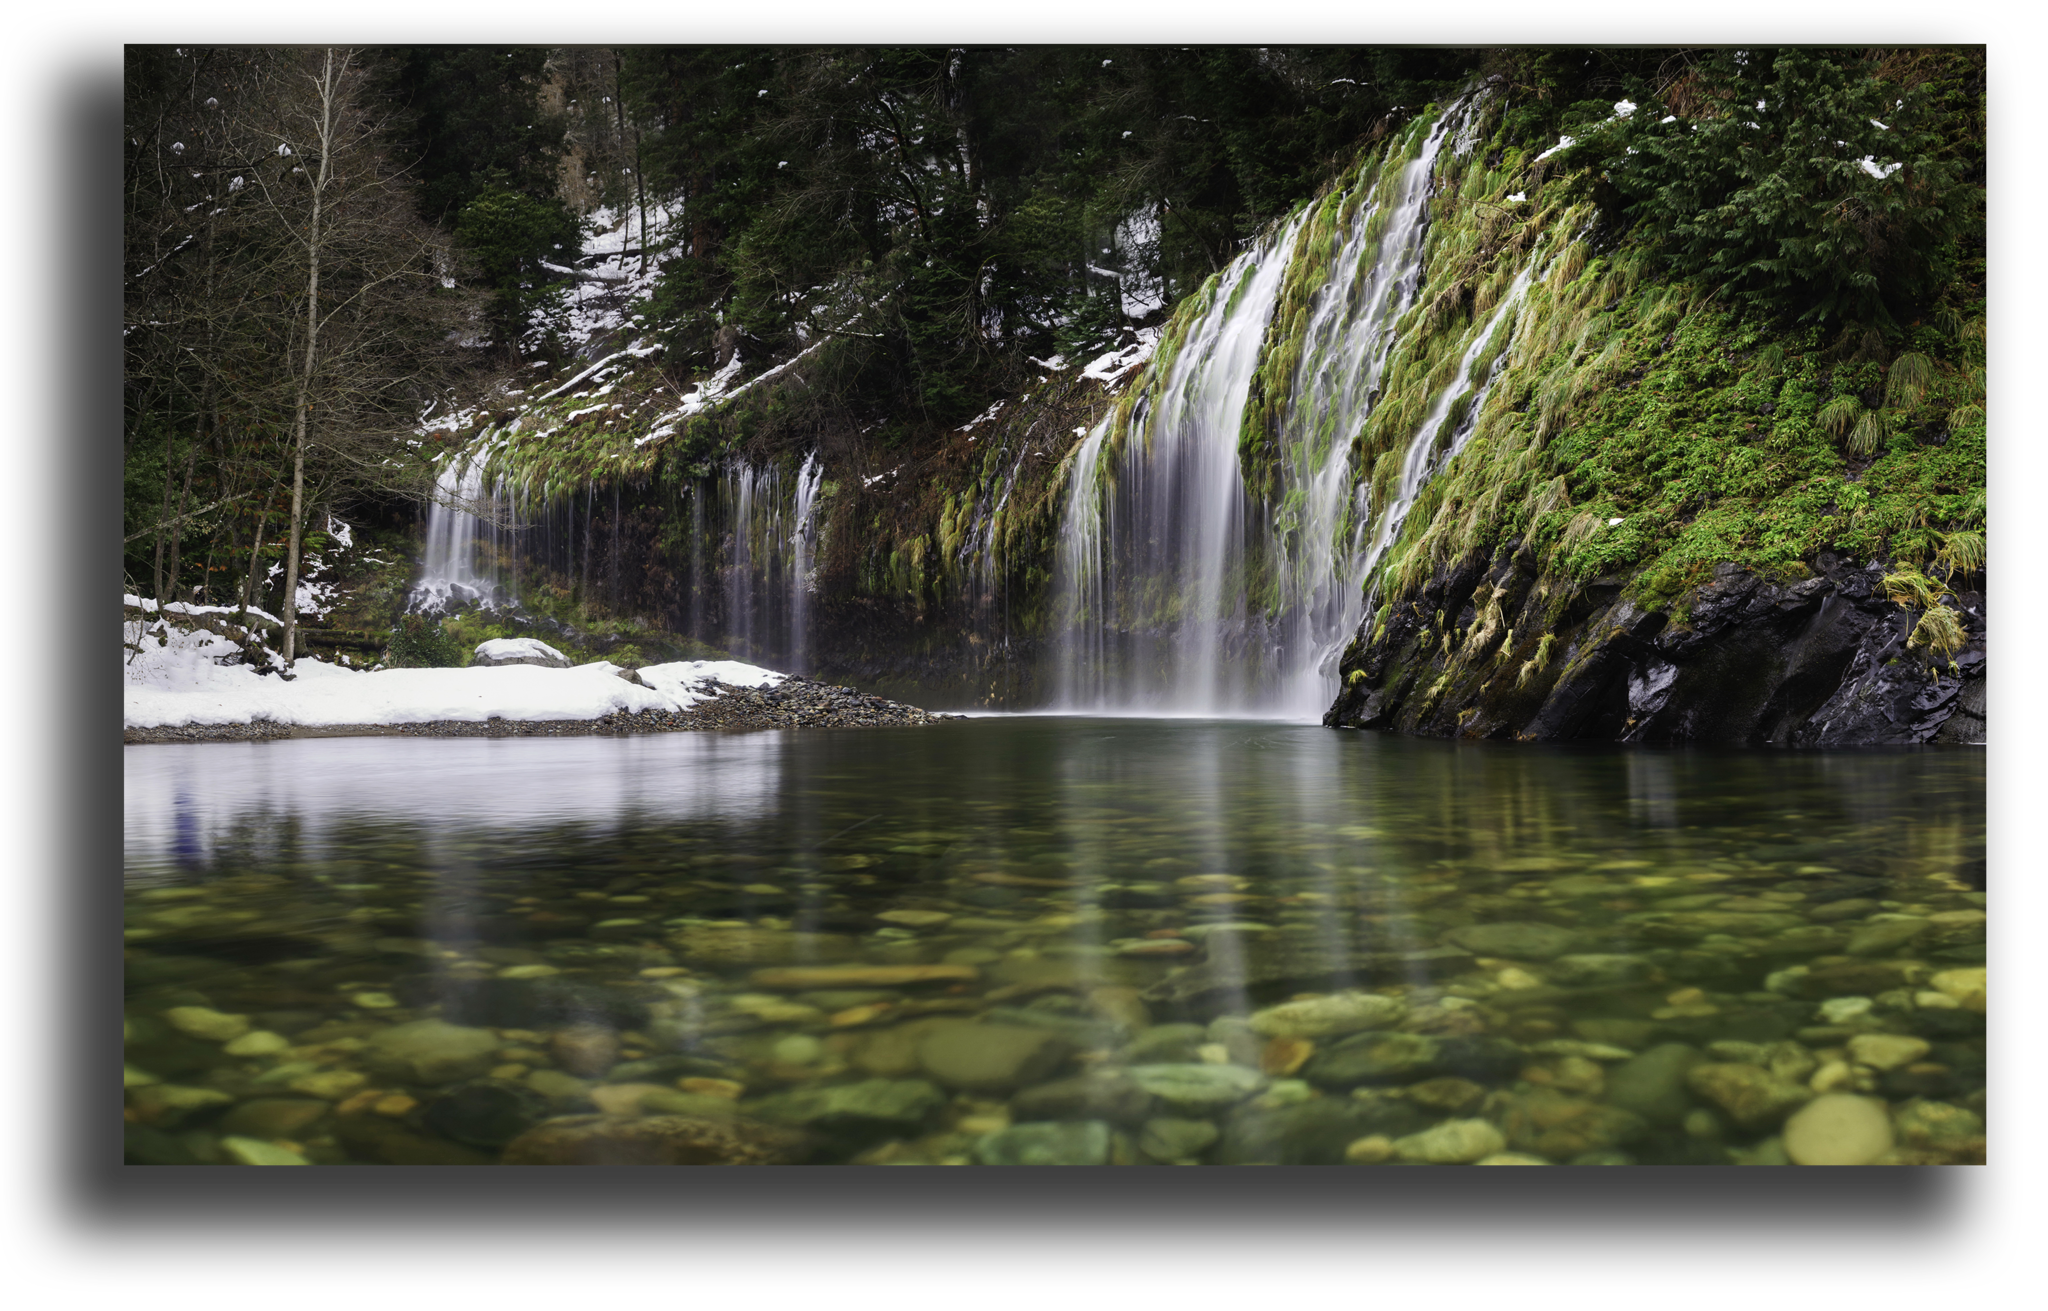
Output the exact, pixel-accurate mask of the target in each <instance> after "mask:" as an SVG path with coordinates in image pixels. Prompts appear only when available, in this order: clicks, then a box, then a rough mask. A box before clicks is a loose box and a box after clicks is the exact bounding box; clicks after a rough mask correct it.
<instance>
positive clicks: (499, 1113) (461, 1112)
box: [425, 1081, 550, 1150]
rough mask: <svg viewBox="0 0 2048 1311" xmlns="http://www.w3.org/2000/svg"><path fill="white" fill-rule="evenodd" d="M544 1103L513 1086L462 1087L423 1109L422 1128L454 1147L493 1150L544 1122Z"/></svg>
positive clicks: (548, 1108)
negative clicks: (447, 1140) (449, 1140)
mask: <svg viewBox="0 0 2048 1311" xmlns="http://www.w3.org/2000/svg"><path fill="white" fill-rule="evenodd" d="M549 1110H550V1107H549V1105H548V1099H547V1098H546V1097H544V1096H542V1095H541V1094H539V1093H537V1092H534V1091H532V1090H531V1089H528V1088H521V1087H519V1086H517V1085H516V1084H509V1083H500V1082H495V1081H493V1082H485V1083H472V1084H466V1085H464V1086H463V1087H460V1088H456V1089H454V1090H452V1091H451V1092H449V1093H448V1094H447V1095H445V1096H443V1097H440V1098H437V1099H436V1100H435V1102H434V1104H433V1105H432V1106H429V1107H428V1108H427V1113H426V1119H425V1123H426V1127H427V1128H429V1129H432V1130H433V1131H434V1132H435V1133H437V1134H440V1135H441V1136H442V1137H443V1138H449V1139H452V1140H454V1141H455V1142H458V1143H466V1144H468V1145H469V1146H471V1147H483V1148H489V1149H492V1150H495V1149H497V1148H500V1147H503V1146H504V1145H505V1144H506V1143H509V1142H511V1141H512V1140H513V1139H514V1138H517V1137H518V1136H519V1135H520V1134H522V1133H525V1132H526V1131H527V1130H528V1129H531V1128H532V1127H533V1126H534V1125H536V1124H538V1123H540V1122H541V1121H542V1120H544V1119H546V1118H547V1117H548V1114H549Z"/></svg>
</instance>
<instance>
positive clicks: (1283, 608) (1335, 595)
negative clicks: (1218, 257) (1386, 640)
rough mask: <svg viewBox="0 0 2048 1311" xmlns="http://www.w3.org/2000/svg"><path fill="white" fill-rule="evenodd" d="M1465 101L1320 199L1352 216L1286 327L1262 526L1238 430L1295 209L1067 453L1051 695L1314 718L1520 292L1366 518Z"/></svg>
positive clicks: (1290, 253) (1139, 706) (1491, 325)
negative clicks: (1122, 400)
mask: <svg viewBox="0 0 2048 1311" xmlns="http://www.w3.org/2000/svg"><path fill="white" fill-rule="evenodd" d="M1468 109H1469V103H1468V102H1464V101H1460V102H1457V103H1454V104H1453V105H1451V106H1450V107H1449V108H1448V109H1447V110H1446V111H1445V112H1444V113H1443V114H1442V115H1441V116H1439V117H1438V118H1437V120H1436V121H1435V123H1434V124H1433V125H1431V127H1430V128H1429V130H1428V132H1427V133H1426V135H1425V136H1424V139H1423V140H1422V141H1421V143H1420V144H1419V146H1417V147H1416V149H1415V153H1414V155H1413V157H1412V158H1410V159H1408V160H1407V161H1406V162H1405V163H1403V164H1402V165H1401V166H1400V169H1399V172H1398V173H1397V174H1395V175H1394V176H1392V177H1391V178H1390V177H1388V176H1387V174H1386V173H1385V172H1381V173H1379V174H1378V175H1375V176H1368V177H1366V178H1365V179H1363V180H1362V181H1361V182H1360V183H1359V186H1360V187H1361V188H1362V189H1364V190H1365V191H1366V194H1365V195H1362V196H1348V197H1343V198H1341V200H1342V203H1343V204H1344V205H1346V206H1347V207H1350V208H1352V209H1354V211H1355V213H1354V215H1353V218H1352V220H1351V223H1350V227H1349V229H1348V230H1347V231H1346V233H1345V234H1344V237H1343V239H1342V240H1341V241H1339V242H1336V243H1334V249H1333V250H1332V252H1331V253H1330V254H1329V255H1328V256H1326V257H1320V258H1326V259H1327V264H1325V265H1324V266H1323V268H1322V269H1321V276H1320V278H1319V279H1318V281H1319V283H1320V286H1319V289H1318V290H1317V291H1316V292H1315V293H1314V295H1313V296H1312V297H1311V299H1310V301H1309V305H1308V313H1307V315H1306V321H1305V323H1304V325H1303V327H1302V328H1301V329H1300V330H1299V331H1300V338H1299V342H1300V354H1299V357H1298V358H1299V362H1298V363H1297V364H1296V366H1295V368H1294V372H1293V376H1292V377H1291V378H1290V379H1288V382H1287V393H1286V394H1287V396H1288V397H1289V398H1291V401H1290V403H1288V404H1285V405H1283V406H1281V407H1280V408H1279V413H1278V414H1277V416H1276V418H1275V421H1274V436H1275V449H1276V456H1275V467H1274V474H1275V480H1276V483H1277V490H1278V493H1279V495H1278V496H1277V497H1276V508H1275V511H1274V512H1273V513H1272V514H1271V515H1270V517H1269V518H1268V517H1266V516H1263V515H1261V513H1260V507H1259V506H1258V505H1257V504H1256V503H1255V502H1254V500H1253V498H1252V497H1251V495H1250V493H1249V492H1248V490H1247V488H1246V486H1245V481H1244V476H1243V471H1242V466H1241V464H1240V461H1239V454H1238V446H1239V438H1240V433H1241V431H1242V429H1243V424H1244V407H1245V401H1246V397H1247V394H1248V390H1249V384H1250V380H1251V376H1252V372H1253V370H1254V368H1255V367H1256V366H1257V364H1258V362H1259V356H1260V347H1261V343H1262V342H1263V340H1264V338H1265V335H1266V330H1267V324H1268V321H1269V320H1270V319H1271V317H1272V314H1273V307H1274V304H1275V300H1276V297H1277V294H1278V292H1279V289H1280V287H1281V285H1282V281H1283V279H1284V277H1285V274H1286V271H1287V268H1288V265H1289V263H1290V261H1291V260H1292V259H1293V257H1294V248H1295V244H1296V242H1297V240H1298V239H1299V236H1300V233H1301V230H1302V226H1303V224H1304V223H1305V222H1306V221H1307V220H1308V219H1309V217H1310V214H1311V213H1313V210H1311V211H1309V212H1305V213H1304V214H1303V215H1302V216H1300V217H1299V218H1297V219H1296V220H1295V221H1294V222H1292V223H1290V224H1289V225H1287V226H1286V227H1285V228H1283V229H1282V230H1281V231H1280V232H1279V233H1277V234H1276V235H1274V236H1273V237H1271V238H1269V239H1268V240H1266V241H1265V242H1262V243H1260V244H1259V245H1257V246H1255V247H1254V248H1253V249H1252V250H1250V251H1248V252H1246V253H1245V254H1244V255H1243V256H1240V257H1239V259H1238V260H1237V261H1235V262H1233V263H1232V265H1231V266H1230V267H1229V268H1228V269H1226V270H1225V271H1224V273H1223V274H1222V275H1221V277H1220V279H1219V281H1218V284H1217V289H1216V291H1215V294H1214V296H1213V299H1212V300H1211V302H1210V304H1209V305H1208V307H1207V308H1206V309H1205V310H1204V312H1203V313H1202V314H1201V316H1200V317H1199V318H1198V319H1197V321H1195V322H1194V323H1193V324H1191V325H1190V326H1189V327H1188V329H1187V332H1186V337H1185V340H1184V344H1183V346H1182V349H1181V350H1180V352H1179V354H1178V355H1177V356H1176V357H1175V359H1174V363H1173V365H1172V366H1171V368H1170V370H1169V372H1168V374H1167V376H1166V377H1165V378H1164V379H1163V380H1162V381H1161V382H1159V383H1157V384H1155V385H1154V386H1153V387H1152V388H1151V390H1150V391H1149V392H1148V394H1147V395H1146V396H1145V397H1144V398H1142V399H1141V401H1140V403H1139V404H1138V406H1137V407H1136V408H1135V409H1134V410H1133V413H1132V417H1131V419H1130V422H1129V427H1128V430H1127V431H1126V432H1125V433H1123V434H1121V435H1118V434H1115V433H1114V432H1113V431H1112V429H1111V427H1110V425H1109V423H1108V422H1107V421H1105V423H1104V424H1103V425H1101V426H1100V427H1098V428H1097V429H1096V430H1095V431H1094V432H1092V433H1090V434H1089V435H1088V437H1087V438H1086V439H1085V440H1084V441H1083V442H1082V444H1081V446H1080V447H1079V448H1078V449H1077V450H1076V452H1075V454H1074V456H1073V457H1072V463H1071V465H1070V466H1069V469H1068V473H1067V498H1066V504H1065V507H1064V513H1063V515H1062V517H1061V523H1060V535H1059V538H1058V541H1057V544H1056V547H1055V565H1054V577H1055V587H1056V600H1057V604H1058V607H1059V609H1058V614H1059V615H1060V618H1061V620H1062V629H1061V634H1060V643H1059V657H1058V667H1057V675H1058V676H1057V703H1058V704H1060V705H1061V706H1063V707H1064V708H1069V709H1128V710H1152V711H1161V710H1164V711H1174V712H1181V713H1221V712H1257V713H1277V714H1283V715H1290V716H1312V715H1315V714H1319V713H1320V712H1321V710H1322V709H1323V707H1324V706H1326V705H1328V703H1329V701H1330V699H1331V697H1332V696H1333V695H1334V694H1335V691H1336V687H1335V675H1334V664H1335V658H1336V656H1337V655H1338V654H1339V653H1340V652H1341V650H1342V647H1343V645H1344V643H1345V642H1346V641H1347V640H1348V639H1349V637H1350V635H1351V634H1352V633H1353V632H1354V631H1355V630H1356V628H1357V626H1358V623H1359V621H1360V619H1361V617H1362V615H1363V608H1364V596H1363V584H1364V581H1365V578H1366V576H1367V574H1368V573H1369V571H1370V569H1371V567H1372V565H1373V563H1374V562H1375V561H1376V560H1377V558H1378V554H1379V552H1380V551H1383V550H1384V541H1383V540H1381V539H1382V538H1384V537H1385V536H1386V527H1387V525H1388V524H1389V523H1390V522H1391V523H1392V524H1393V525H1394V526H1395V527H1398V515H1399V513H1400V512H1401V511H1402V510H1405V506H1406V504H1407V502H1409V501H1412V499H1413V494H1414V489H1415V487H1417V486H1419V485H1420V479H1421V477H1423V476H1424V475H1425V474H1426V472H1427V467H1428V463H1429V456H1430V452H1431V451H1432V450H1434V449H1435V447H1436V445H1437V432H1436V430H1437V429H1439V428H1441V427H1442V426H1443V424H1444V421H1445V419H1446V417H1447V416H1448V415H1449V414H1450V412H1451V409H1452V407H1453V406H1454V405H1455V404H1456V402H1457V401H1458V400H1459V398H1460V397H1462V396H1464V395H1465V394H1466V393H1467V392H1469V391H1470V390H1471V389H1472V388H1473V387H1474V386H1475V385H1477V384H1478V383H1479V382H1480V381H1481V380H1476V379H1472V378H1470V377H1469V376H1468V375H1469V374H1470V372H1471V369H1472V365H1473V363H1474V361H1475V360H1476V359H1477V357H1478V355H1479V354H1480V352H1481V350H1482V349H1483V347H1484V344H1485V343H1486V342H1487V341H1488V340H1489V339H1490V338H1491V337H1492V335H1493V332H1494V329H1495V327H1496V326H1497V325H1498V324H1499V323H1500V322H1501V320H1502V316H1503V315H1505V314H1507V313H1509V312H1510V310H1511V309H1512V307H1513V306H1515V305H1517V304H1519V302H1520V298H1521V292H1522V290H1523V289H1524V287H1525V286H1526V281H1527V279H1526V277H1524V278H1522V279H1520V280H1518V281H1517V283H1516V284H1515V287H1514V288H1513V289H1512V290H1511V292H1510V293H1509V294H1508V295H1507V296H1505V297H1503V300H1502V303H1501V306H1500V307H1499V309H1497V310H1496V311H1495V313H1494V315H1493V317H1492V318H1491V319H1489V320H1488V322H1487V323H1486V325H1485V326H1484V327H1483V328H1482V329H1481V330H1480V332H1479V334H1478V336H1477V337H1476V338H1475V339H1474V342H1473V344H1472V347H1471V349H1470V350H1468V352H1467V357H1466V359H1465V360H1464V361H1462V363H1461V366H1460V369H1459V373H1458V376H1457V379H1456V381H1455V382H1453V383H1452V384H1451V385H1450V386H1449V387H1448V388H1447V390H1446V392H1445V393H1444V395H1442V396H1440V397H1439V398H1437V401H1436V404H1435V406H1434V407H1433V409H1432V411H1431V416H1430V418H1429V419H1427V420H1425V422H1424V424H1423V429H1424V430H1425V431H1426V432H1427V433H1428V435H1427V437H1425V436H1424V434H1423V433H1421V432H1418V434H1417V436H1416V443H1420V450H1421V454H1420V456H1419V457H1418V456H1416V455H1415V449H1416V446H1415V443H1411V451H1410V457H1411V459H1410V463H1414V461H1415V460H1416V459H1418V458H1419V459H1420V461H1421V463H1420V464H1419V465H1417V466H1416V468H1415V471H1414V472H1415V478H1414V480H1413V484H1412V485H1411V481H1410V479H1409V478H1408V477H1407V476H1406V471H1405V470H1404V478H1403V483H1402V493H1401V498H1400V501H1399V504H1400V509H1399V510H1397V509H1395V507H1394V506H1392V505H1390V506H1389V507H1387V508H1386V509H1384V510H1382V512H1381V514H1380V515H1379V518H1378V520H1377V524H1376V525H1375V522H1374V521H1373V519H1372V517H1371V514H1370V511H1371V509H1372V507H1371V505H1370V504H1369V501H1368V498H1369V495H1370V492H1369V489H1368V488H1366V487H1364V486H1361V485H1359V480H1360V476H1361V474H1362V472H1363V471H1362V470H1359V469H1355V468H1354V467H1353V444H1354V439H1355V438H1356V437H1357V436H1358V434H1359V433H1360V432H1361V430H1362V429H1363V427H1364V424H1365V421H1366V419H1367V418H1368V416H1369V415H1370V412H1371V410H1372V408H1373V406H1374V405H1375V404H1376V403H1377V401H1378V399H1379V391H1380V386H1381V383H1382V378H1383V374H1384V373H1385V371H1386V368H1387V366H1388V361H1389V359H1390V358H1391V356H1392V352H1393V348H1394V346H1395V344H1396V330H1397V328H1398V327H1399V326H1400V325H1401V324H1402V321H1403V318H1404V315H1407V313H1408V311H1409V310H1410V308H1411V307H1412V305H1413V303H1414V301H1415V297H1416V294H1417V291H1418V288H1419V286H1420V284H1421V280H1422V276H1423V253H1424V246H1425V238H1426V236H1427V229H1428V222H1429V212H1428V208H1429V207H1428V200H1429V194H1430V185H1431V178H1432V175H1433V173H1434V171H1435V168H1436V165H1437V163H1438V160H1439V157H1440V156H1441V155H1442V153H1443V152H1444V150H1445V149H1446V148H1447V141H1448V140H1449V139H1450V136H1451V134H1452V132H1453V131H1454V130H1456V129H1457V128H1459V127H1460V126H1461V125H1464V124H1466V121H1467V111H1468ZM1466 135H1470V134H1469V133H1467V134H1466ZM1461 139H1462V138H1461ZM1468 148H1469V145H1468ZM1304 258H1307V256H1306V255H1304ZM1476 410H1477V406H1476V405H1474V406H1471V407H1470V408H1469V409H1468V410H1467V413H1476ZM1375 526H1377V528H1378V529H1379V531H1378V532H1376V533H1373V534H1372V537H1371V545H1368V530H1369V529H1371V528H1373V527H1375ZM1254 592H1256V594H1257V596H1258V603H1257V604H1256V605H1254V604H1253V601H1252V594H1253V593H1254Z"/></svg>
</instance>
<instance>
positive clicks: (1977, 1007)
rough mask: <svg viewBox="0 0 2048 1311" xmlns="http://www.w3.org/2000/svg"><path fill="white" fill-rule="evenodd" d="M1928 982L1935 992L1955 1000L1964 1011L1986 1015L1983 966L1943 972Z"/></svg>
mask: <svg viewBox="0 0 2048 1311" xmlns="http://www.w3.org/2000/svg"><path fill="white" fill-rule="evenodd" d="M1927 982H1928V984H1929V985H1930V986H1932V988H1933V989H1934V991H1936V992H1939V993H1942V994H1945V995H1946V996H1949V997H1953V998H1955V1001H1956V1004H1957V1005H1958V1006H1960V1007H1962V1008H1963V1009H1964V1010H1966V1011H1975V1012H1977V1014H1979V1015H1982V1014H1984V1003H1985V988H1984V967H1983V966H1981V965H1979V966H1977V967H1976V968H1974V969H1965V970H1943V971H1942V972H1941V973H1939V974H1937V975H1935V976H1934V977H1933V978H1931V979H1929V980H1928V981H1927Z"/></svg>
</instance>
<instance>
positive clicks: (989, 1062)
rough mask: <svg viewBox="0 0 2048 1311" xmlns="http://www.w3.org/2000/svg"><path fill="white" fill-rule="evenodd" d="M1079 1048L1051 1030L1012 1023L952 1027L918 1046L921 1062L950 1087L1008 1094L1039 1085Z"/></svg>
mask: <svg viewBox="0 0 2048 1311" xmlns="http://www.w3.org/2000/svg"><path fill="white" fill-rule="evenodd" d="M1072 1051H1073V1046H1072V1044H1070V1043H1069V1042H1067V1041H1066V1039H1064V1038H1062V1037H1061V1036H1060V1035H1059V1034H1057V1033H1054V1032H1053V1031H1052V1030H1050V1029H1033V1028H1025V1027H1023V1026H1021V1025H1010V1024H973V1023H960V1024H949V1025H946V1026H944V1027H942V1028H935V1029H933V1030H932V1031H931V1032H929V1033H927V1034H926V1035H925V1036H924V1037H923V1038H922V1039H921V1040H919V1042H918V1044H917V1063H918V1066H919V1068H921V1069H922V1070H923V1071H924V1072H925V1073H926V1074H928V1075H930V1076H931V1077H932V1078H933V1079H935V1080H937V1081H938V1082H940V1083H942V1084H944V1085H945V1086H946V1087H948V1088H957V1089H960V1090H962V1091H964V1092H978V1093H1007V1092H1010V1091H1011V1090H1013V1089H1016V1088H1020V1087H1023V1086H1024V1085H1026V1084H1033V1083H1038V1082H1041V1081H1042V1080H1044V1078H1045V1077H1046V1076H1047V1075H1049V1074H1051V1073H1052V1072H1053V1071H1054V1070H1055V1069H1057V1068H1059V1066H1060V1064H1061V1062H1063V1061H1065V1060H1066V1058H1067V1056H1068V1055H1069V1054H1071V1052H1072Z"/></svg>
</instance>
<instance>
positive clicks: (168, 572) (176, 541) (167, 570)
mask: <svg viewBox="0 0 2048 1311" xmlns="http://www.w3.org/2000/svg"><path fill="white" fill-rule="evenodd" d="M198 459H199V439H198V438H197V437H195V438H193V440H192V444H191V445H190V446H187V447H186V448H185V480H184V483H183V485H182V486H180V487H179V489H178V517H177V518H176V519H173V520H172V521H171V550H170V562H169V563H168V564H166V565H165V566H164V582H165V584H166V585H167V586H168V587H169V588H170V589H171V591H172V592H173V593H175V592H177V590H178V553H179V548H180V547H182V546H183V545H184V542H185V507H186V506H188V505H190V504H191V503H192V466H193V465H194V464H195V463H197V462H198ZM158 597H159V599H161V598H162V593H161V591H159V593H158ZM171 599H172V600H176V599H177V598H176V596H175V595H174V596H173V597H171Z"/></svg>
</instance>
